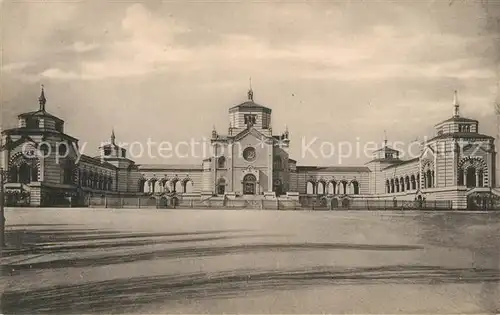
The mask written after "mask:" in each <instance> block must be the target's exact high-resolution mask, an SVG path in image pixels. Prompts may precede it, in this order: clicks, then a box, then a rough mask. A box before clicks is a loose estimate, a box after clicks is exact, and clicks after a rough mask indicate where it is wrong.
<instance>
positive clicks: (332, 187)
mask: <svg viewBox="0 0 500 315" xmlns="http://www.w3.org/2000/svg"><path fill="white" fill-rule="evenodd" d="M335 186H337V183H336V182H335V181H331V182H329V183H328V194H330V195H335V188H336V187H335Z"/></svg>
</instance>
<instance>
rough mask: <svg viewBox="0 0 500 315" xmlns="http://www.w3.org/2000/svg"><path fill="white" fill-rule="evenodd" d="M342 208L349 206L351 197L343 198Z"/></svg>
mask: <svg viewBox="0 0 500 315" xmlns="http://www.w3.org/2000/svg"><path fill="white" fill-rule="evenodd" d="M342 208H345V209H347V208H349V199H347V198H345V199H343V200H342Z"/></svg>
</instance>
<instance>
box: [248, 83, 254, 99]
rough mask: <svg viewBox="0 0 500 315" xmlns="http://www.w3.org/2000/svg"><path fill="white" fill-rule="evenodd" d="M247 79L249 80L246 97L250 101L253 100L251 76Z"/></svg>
mask: <svg viewBox="0 0 500 315" xmlns="http://www.w3.org/2000/svg"><path fill="white" fill-rule="evenodd" d="M248 81H249V89H248V99H249V100H250V101H253V90H252V77H250V78H249V80H248Z"/></svg>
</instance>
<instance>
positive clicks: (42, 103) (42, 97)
mask: <svg viewBox="0 0 500 315" xmlns="http://www.w3.org/2000/svg"><path fill="white" fill-rule="evenodd" d="M38 103H39V104H40V110H41V111H45V104H46V103H47V99H46V98H45V91H44V87H43V84H42V90H41V92H40V97H39V98H38Z"/></svg>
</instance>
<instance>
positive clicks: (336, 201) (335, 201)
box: [331, 198, 339, 209]
mask: <svg viewBox="0 0 500 315" xmlns="http://www.w3.org/2000/svg"><path fill="white" fill-rule="evenodd" d="M331 203H332V209H337V208H338V207H339V200H338V199H337V198H333V199H332V202H331Z"/></svg>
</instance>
